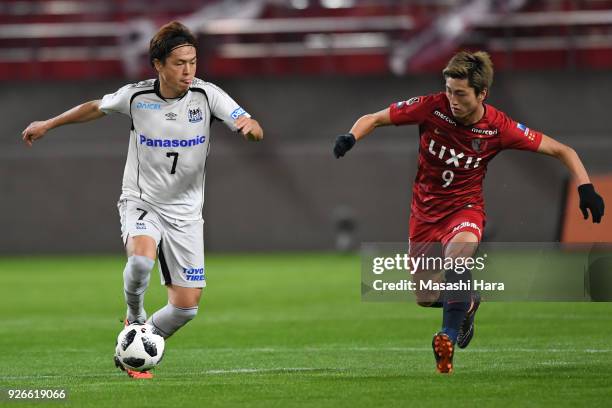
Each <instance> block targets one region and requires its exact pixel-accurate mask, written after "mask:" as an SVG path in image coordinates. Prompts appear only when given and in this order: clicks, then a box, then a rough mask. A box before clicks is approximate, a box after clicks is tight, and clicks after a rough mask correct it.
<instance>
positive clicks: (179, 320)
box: [150, 285, 202, 339]
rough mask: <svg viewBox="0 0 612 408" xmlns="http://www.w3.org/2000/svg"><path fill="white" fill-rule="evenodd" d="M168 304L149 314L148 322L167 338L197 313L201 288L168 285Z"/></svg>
mask: <svg viewBox="0 0 612 408" xmlns="http://www.w3.org/2000/svg"><path fill="white" fill-rule="evenodd" d="M167 288H168V304H167V305H166V306H164V307H162V308H161V309H159V310H158V311H157V312H155V313H154V314H153V316H151V321H150V323H151V324H152V325H153V327H155V329H156V330H157V331H158V332H159V334H160V335H161V336H162V337H164V338H166V339H167V338H168V337H170V336H172V335H173V334H174V333H176V332H177V331H178V330H179V329H180V328H181V327H183V326H184V325H186V324H187V323H189V322H190V321H191V320H192V319H193V318H194V317H196V315H197V314H198V305H199V303H200V297H201V296H202V288H184V287H181V286H177V285H168V286H167Z"/></svg>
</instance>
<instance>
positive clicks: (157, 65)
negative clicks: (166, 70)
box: [153, 58, 164, 72]
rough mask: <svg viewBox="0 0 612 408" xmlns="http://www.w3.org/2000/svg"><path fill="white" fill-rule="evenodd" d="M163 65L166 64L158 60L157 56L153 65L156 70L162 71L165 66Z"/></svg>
mask: <svg viewBox="0 0 612 408" xmlns="http://www.w3.org/2000/svg"><path fill="white" fill-rule="evenodd" d="M163 65H164V64H162V62H161V61H160V60H158V59H157V58H155V59H154V60H153V66H154V67H155V70H156V71H157V72H159V71H161V69H162V66H163Z"/></svg>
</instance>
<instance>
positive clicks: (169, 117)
mask: <svg viewBox="0 0 612 408" xmlns="http://www.w3.org/2000/svg"><path fill="white" fill-rule="evenodd" d="M164 116H166V120H176V117H177V116H178V115H177V114H176V113H174V112H169V113H166V114H165V115H164Z"/></svg>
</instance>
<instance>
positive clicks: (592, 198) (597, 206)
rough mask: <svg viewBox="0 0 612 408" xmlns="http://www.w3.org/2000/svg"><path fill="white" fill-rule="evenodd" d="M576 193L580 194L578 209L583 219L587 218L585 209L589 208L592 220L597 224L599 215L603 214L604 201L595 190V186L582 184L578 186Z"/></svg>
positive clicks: (599, 218) (587, 214)
mask: <svg viewBox="0 0 612 408" xmlns="http://www.w3.org/2000/svg"><path fill="white" fill-rule="evenodd" d="M578 195H579V196H580V210H581V211H582V215H583V216H584V219H585V220H586V219H588V218H589V213H588V211H587V209H589V210H591V216H592V217H593V222H594V223H597V224H599V222H600V221H601V217H603V215H604V207H605V205H604V201H603V198H601V196H600V195H599V194H597V193H596V192H595V187H593V185H592V184H582V185H579V186H578Z"/></svg>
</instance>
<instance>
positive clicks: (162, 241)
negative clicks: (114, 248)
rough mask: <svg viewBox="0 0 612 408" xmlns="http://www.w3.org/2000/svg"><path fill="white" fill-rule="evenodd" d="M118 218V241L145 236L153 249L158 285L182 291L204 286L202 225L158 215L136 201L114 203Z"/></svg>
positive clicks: (145, 204)
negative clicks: (174, 286) (171, 286)
mask: <svg viewBox="0 0 612 408" xmlns="http://www.w3.org/2000/svg"><path fill="white" fill-rule="evenodd" d="M117 208H118V209H119V216H120V217H121V238H123V244H124V245H126V244H127V240H128V237H135V236H139V235H146V236H148V237H151V238H153V239H154V240H155V244H156V245H157V258H158V267H159V273H160V277H161V283H162V285H170V284H172V285H176V286H182V287H186V288H203V287H205V286H206V274H205V273H204V228H203V227H204V221H203V220H201V219H200V220H196V221H181V220H176V219H172V218H167V217H164V216H162V215H161V214H159V212H157V211H156V210H155V208H154V207H153V206H151V205H149V204H147V203H145V202H144V201H142V200H139V199H137V198H134V199H132V198H130V199H127V200H121V201H119V203H117Z"/></svg>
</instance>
